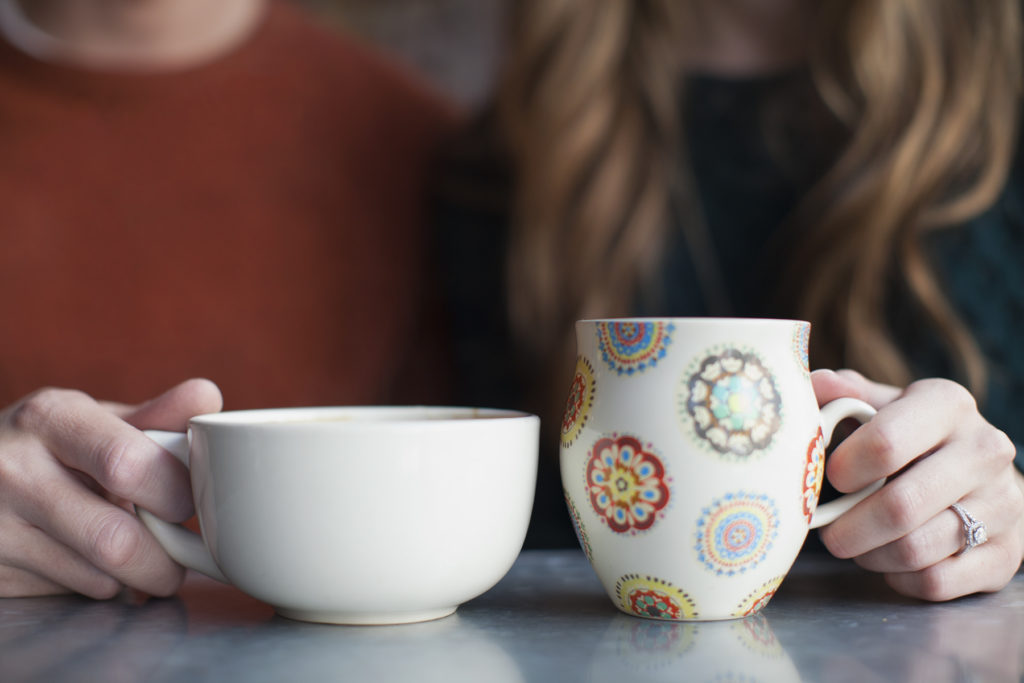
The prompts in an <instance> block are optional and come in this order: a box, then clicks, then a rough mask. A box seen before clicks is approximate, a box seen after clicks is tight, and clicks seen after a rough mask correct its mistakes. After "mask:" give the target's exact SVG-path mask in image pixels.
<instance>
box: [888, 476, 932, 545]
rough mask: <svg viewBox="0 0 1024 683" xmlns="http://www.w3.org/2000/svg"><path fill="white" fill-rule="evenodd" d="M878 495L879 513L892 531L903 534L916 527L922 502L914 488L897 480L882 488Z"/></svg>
mask: <svg viewBox="0 0 1024 683" xmlns="http://www.w3.org/2000/svg"><path fill="white" fill-rule="evenodd" d="M879 494H880V495H879V504H880V505H881V512H882V513H883V514H884V515H885V519H887V520H888V522H889V525H890V527H891V528H892V529H893V530H895V531H898V532H901V533H905V532H907V531H909V530H911V529H914V528H915V527H917V523H918V521H919V519H920V511H921V508H922V505H923V503H924V501H923V500H922V497H921V494H920V492H919V491H918V490H917V489H916V488H915V487H913V486H909V485H907V484H905V483H904V482H903V481H902V480H901V479H900V478H897V479H896V480H894V481H891V482H889V484H887V485H886V486H884V487H883V488H882V490H881V491H880V492H879Z"/></svg>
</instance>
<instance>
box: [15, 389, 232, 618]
mask: <svg viewBox="0 0 1024 683" xmlns="http://www.w3.org/2000/svg"><path fill="white" fill-rule="evenodd" d="M221 404H222V401H221V395H220V391H219V390H218V389H217V387H216V386H215V385H214V384H213V383H211V382H209V381H207V380H189V381H187V382H183V383H182V384H179V385H178V386H176V387H174V388H172V389H170V390H169V391H167V392H166V393H164V394H162V395H161V396H158V397H157V398H154V399H152V400H150V401H147V402H146V403H143V404H140V405H138V406H124V405H118V404H110V403H100V402H97V401H96V400H94V399H92V398H90V397H89V396H87V395H85V394H83V393H81V392H78V391H72V390H66V389H41V390H39V391H36V392H34V393H32V394H30V395H29V396H27V397H25V398H24V399H22V400H21V401H19V402H17V403H15V404H14V405H13V406H10V407H8V408H7V409H5V410H3V411H2V412H0V597H25V596H31V595H46V594H53V593H65V592H69V591H73V592H78V593H83V594H85V595H88V596H91V597H94V598H109V597H113V596H114V595H116V594H117V593H118V592H120V590H121V589H122V588H123V587H130V588H134V589H137V590H140V591H143V592H145V593H148V594H151V595H160V596H165V595H170V594H172V593H174V592H175V591H176V590H177V589H178V587H179V586H180V585H181V581H182V579H183V577H184V570H183V569H182V568H181V567H180V566H178V565H177V564H176V563H175V562H174V561H173V560H171V558H170V557H168V556H167V554H166V553H165V552H164V551H163V549H162V548H161V547H160V546H159V544H157V542H156V540H155V539H154V538H153V536H152V535H151V534H150V533H149V531H147V530H146V528H145V527H144V526H143V525H142V523H141V522H139V520H138V518H137V517H136V516H135V515H134V514H133V512H132V511H131V504H135V505H139V506H140V507H143V508H146V509H147V510H150V511H151V512H153V513H154V514H156V515H157V516H159V517H161V518H163V519H166V520H167V521H170V522H182V521H185V520H186V519H188V518H189V517H190V516H191V515H192V512H193V508H192V495H191V490H190V487H189V482H188V473H187V471H186V469H185V467H184V466H183V465H182V464H181V463H180V462H178V460H177V459H175V457H174V456H173V455H171V454H170V453H168V452H167V451H165V450H164V449H163V448H161V447H160V446H158V445H157V444H156V443H154V442H153V441H151V440H150V439H148V438H147V437H146V436H145V435H144V434H142V432H141V431H139V430H141V429H165V430H175V431H184V430H185V428H186V426H187V423H188V419H189V418H190V417H192V416H194V415H198V414H202V413H210V412H217V411H219V410H220V409H221Z"/></svg>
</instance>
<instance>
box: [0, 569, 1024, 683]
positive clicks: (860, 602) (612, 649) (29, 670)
mask: <svg viewBox="0 0 1024 683" xmlns="http://www.w3.org/2000/svg"><path fill="white" fill-rule="evenodd" d="M1022 675H1024V573H1019V574H1018V575H1017V576H1016V577H1015V579H1014V580H1013V582H1012V583H1011V584H1010V585H1009V586H1007V587H1006V588H1005V589H1004V590H1002V591H1001V592H999V593H995V594H991V595H978V596H972V597H968V598H963V599H960V600H955V601H952V602H948V603H940V604H929V603H923V602H918V601H915V600H909V599H906V598H902V597H900V596H898V595H896V594H895V593H893V592H892V591H891V590H890V589H889V588H888V587H886V585H885V584H884V582H883V581H882V580H881V578H880V577H878V576H876V575H873V574H870V573H867V572H864V571H862V570H860V569H858V568H857V567H856V566H854V565H853V564H851V563H849V562H841V561H839V560H835V559H832V558H830V557H827V556H818V555H813V554H811V555H806V556H802V557H801V558H800V559H798V560H797V563H796V565H795V566H794V568H793V570H792V571H791V572H790V575H789V576H788V578H787V579H786V581H785V582H784V583H783V585H782V587H781V588H780V589H779V591H778V593H777V594H776V596H775V598H774V599H773V600H772V602H771V603H770V604H769V605H768V607H767V608H766V609H765V610H764V611H763V612H762V613H761V614H759V615H757V616H754V617H748V618H747V619H740V620H733V621H726V622H701V623H667V622H658V621H651V620H646V619H639V618H636V617H632V616H628V615H625V614H622V613H621V612H619V611H617V610H616V609H615V608H614V607H613V605H612V603H611V601H610V600H609V599H608V597H607V595H606V594H605V593H604V591H603V589H602V588H601V585H600V584H599V583H598V581H597V578H596V576H595V575H594V573H593V571H592V570H591V568H590V566H589V564H588V563H587V561H586V558H585V557H584V556H583V554H582V552H580V551H571V550H560V551H537V550H531V551H524V552H523V553H522V555H521V556H520V558H519V560H518V561H517V562H516V564H515V566H514V567H513V568H512V570H511V571H510V572H509V574H508V575H507V576H506V577H505V578H504V579H503V580H502V581H501V582H500V583H499V584H498V585H497V586H495V587H494V588H493V589H491V590H490V591H488V592H487V593H485V594H484V595H482V596H480V597H479V598H477V599H475V600H472V601H470V602H468V603H466V604H465V605H463V606H461V607H460V608H459V610H458V611H457V612H456V613H455V614H454V615H452V616H450V617H446V618H444V619H439V620H437V621H432V622H424V623H420V624H409V625H404V626H368V627H352V626H327V625H319V624H306V623H300V622H295V621H289V620H287V619H284V618H282V617H279V616H276V615H275V614H274V612H273V610H272V609H271V608H270V607H268V606H266V605H264V604H262V603H260V602H258V601H256V600H253V599H252V598H249V597H248V596H246V595H244V594H242V593H240V592H239V591H237V590H235V589H234V588H231V587H229V586H225V585H222V584H219V583H217V582H215V581H213V580H211V579H208V578H206V577H203V576H201V575H198V574H191V573H190V574H189V576H188V578H187V580H186V582H185V585H184V587H183V588H182V590H181V591H180V593H179V594H178V595H177V596H176V597H174V598H170V599H160V600H141V599H138V598H133V597H131V596H127V595H125V596H122V597H120V598H118V599H114V600H108V601H103V602H96V601H92V600H89V599H86V598H81V597H76V596H63V597H48V598H31V599H28V598H26V599H6V600H0V681H45V682H46V683H56V682H60V681H105V682H118V681H125V682H128V681H132V682H134V681H189V682H197V683H198V682H200V681H256V682H259V681H289V682H291V681H333V680H345V681H364V680H365V681H375V682H376V681H406V680H409V681H417V682H428V683H429V682H432V681H444V682H445V683H458V682H461V681H487V682H489V683H501V682H504V681H508V682H510V683H511V682H520V681H608V682H613V681H614V682H615V683H625V682H629V681H829V682H835V681H839V682H842V681H857V682H858V683H863V682H864V681H929V682H932V681H1015V682H1016V681H1020V680H1022Z"/></svg>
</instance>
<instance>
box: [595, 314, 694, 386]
mask: <svg viewBox="0 0 1024 683" xmlns="http://www.w3.org/2000/svg"><path fill="white" fill-rule="evenodd" d="M673 332H675V325H673V324H672V323H666V322H654V321H619V322H600V323H597V350H598V353H600V354H601V359H602V360H603V361H604V362H605V363H607V364H608V367H610V368H611V369H612V370H614V371H615V372H617V373H618V374H620V375H633V374H634V373H637V372H643V371H644V370H646V369H648V368H652V367H654V366H655V365H657V364H658V361H659V360H661V359H662V358H664V357H665V354H666V353H668V346H669V344H671V343H672V334H673Z"/></svg>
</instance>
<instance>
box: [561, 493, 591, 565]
mask: <svg viewBox="0 0 1024 683" xmlns="http://www.w3.org/2000/svg"><path fill="white" fill-rule="evenodd" d="M564 493H565V504H566V505H567V506H568V507H569V517H570V519H572V528H573V531H575V532H576V540H577V541H579V542H580V547H581V548H583V552H584V554H585V555H586V556H587V559H588V560H590V561H591V562H593V561H594V555H593V551H592V550H591V549H590V539H589V538H587V529H586V527H584V526H583V520H582V519H581V518H580V511H579V510H578V509H577V508H576V505H575V504H574V503H573V502H572V498H571V497H569V492H568V491H565V492H564Z"/></svg>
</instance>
